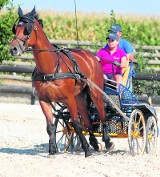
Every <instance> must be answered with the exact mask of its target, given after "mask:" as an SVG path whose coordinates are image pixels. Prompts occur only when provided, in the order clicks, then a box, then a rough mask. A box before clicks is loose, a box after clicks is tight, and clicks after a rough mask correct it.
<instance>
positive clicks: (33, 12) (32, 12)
mask: <svg viewBox="0 0 160 177" xmlns="http://www.w3.org/2000/svg"><path fill="white" fill-rule="evenodd" d="M30 14H31V15H32V16H34V15H35V14H36V8H35V6H34V8H33V9H32V11H31V12H30Z"/></svg>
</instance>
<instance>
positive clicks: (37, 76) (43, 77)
mask: <svg viewBox="0 0 160 177" xmlns="http://www.w3.org/2000/svg"><path fill="white" fill-rule="evenodd" d="M68 78H71V79H75V80H79V79H81V76H80V75H79V74H72V73H70V72H63V73H55V74H41V73H36V72H35V71H34V72H33V74H32V81H54V80H58V79H68Z"/></svg>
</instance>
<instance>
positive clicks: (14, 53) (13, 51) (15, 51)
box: [10, 47, 18, 56]
mask: <svg viewBox="0 0 160 177" xmlns="http://www.w3.org/2000/svg"><path fill="white" fill-rule="evenodd" d="M17 51H18V50H17V47H13V48H11V49H10V52H11V55H12V56H15V55H17Z"/></svg>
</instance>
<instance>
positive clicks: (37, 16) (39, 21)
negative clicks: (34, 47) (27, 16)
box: [34, 13, 43, 28]
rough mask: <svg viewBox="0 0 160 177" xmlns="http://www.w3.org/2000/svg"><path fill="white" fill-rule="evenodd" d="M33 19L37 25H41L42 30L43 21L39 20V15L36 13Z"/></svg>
mask: <svg viewBox="0 0 160 177" xmlns="http://www.w3.org/2000/svg"><path fill="white" fill-rule="evenodd" d="M34 18H35V19H36V20H37V21H38V23H39V24H40V25H41V27H42V28H43V20H42V19H41V18H39V14H38V13H36V14H35V15H34Z"/></svg>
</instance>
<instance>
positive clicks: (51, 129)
mask: <svg viewBox="0 0 160 177" xmlns="http://www.w3.org/2000/svg"><path fill="white" fill-rule="evenodd" d="M54 132H55V125H53V124H48V125H47V133H48V135H49V138H50V139H49V154H50V155H54V154H55V153H56V142H55V134H54Z"/></svg>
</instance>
